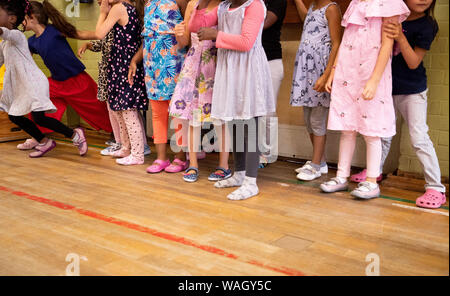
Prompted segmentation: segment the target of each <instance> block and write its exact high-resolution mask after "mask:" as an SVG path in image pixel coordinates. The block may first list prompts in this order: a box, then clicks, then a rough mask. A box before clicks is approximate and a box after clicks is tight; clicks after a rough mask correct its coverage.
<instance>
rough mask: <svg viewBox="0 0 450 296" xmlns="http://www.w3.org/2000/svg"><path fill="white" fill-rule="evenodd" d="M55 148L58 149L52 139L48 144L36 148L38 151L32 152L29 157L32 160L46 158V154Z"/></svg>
mask: <svg viewBox="0 0 450 296" xmlns="http://www.w3.org/2000/svg"><path fill="white" fill-rule="evenodd" d="M55 147H56V143H55V141H53V140H52V139H48V140H47V142H45V143H44V144H39V145H37V146H36V147H34V149H35V150H36V151H34V152H31V153H30V154H29V155H28V156H29V157H31V158H38V157H42V156H44V154H46V153H47V152H49V151H50V150H53V148H55Z"/></svg>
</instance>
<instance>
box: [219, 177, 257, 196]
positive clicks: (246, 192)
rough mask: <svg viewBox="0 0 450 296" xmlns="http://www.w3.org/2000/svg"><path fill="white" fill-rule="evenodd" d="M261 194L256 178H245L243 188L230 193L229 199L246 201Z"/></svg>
mask: <svg viewBox="0 0 450 296" xmlns="http://www.w3.org/2000/svg"><path fill="white" fill-rule="evenodd" d="M258 193H259V189H258V185H256V178H251V177H245V179H244V182H243V183H242V186H241V187H239V188H238V189H237V190H235V191H233V192H232V193H230V194H229V195H228V196H227V198H228V199H229V200H245V199H249V198H251V197H253V196H255V195H257V194H258Z"/></svg>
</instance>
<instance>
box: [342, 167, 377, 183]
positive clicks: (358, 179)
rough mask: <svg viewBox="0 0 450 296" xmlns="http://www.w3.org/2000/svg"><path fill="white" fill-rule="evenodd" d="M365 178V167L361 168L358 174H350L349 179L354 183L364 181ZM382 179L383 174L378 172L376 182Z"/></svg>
mask: <svg viewBox="0 0 450 296" xmlns="http://www.w3.org/2000/svg"><path fill="white" fill-rule="evenodd" d="M366 179H367V169H364V170H362V171H361V172H359V173H358V174H354V175H351V176H350V181H351V182H354V183H361V182H365V181H366ZM382 180H383V174H380V175H379V176H378V178H377V182H381V181H382Z"/></svg>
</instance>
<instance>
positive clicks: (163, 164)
mask: <svg viewBox="0 0 450 296" xmlns="http://www.w3.org/2000/svg"><path fill="white" fill-rule="evenodd" d="M169 165H170V160H166V161H162V160H160V159H157V160H155V161H154V162H153V164H152V165H151V166H149V167H148V168H147V173H149V174H157V173H161V172H162V171H164V170H165V169H166V168H167V167H168V166H169Z"/></svg>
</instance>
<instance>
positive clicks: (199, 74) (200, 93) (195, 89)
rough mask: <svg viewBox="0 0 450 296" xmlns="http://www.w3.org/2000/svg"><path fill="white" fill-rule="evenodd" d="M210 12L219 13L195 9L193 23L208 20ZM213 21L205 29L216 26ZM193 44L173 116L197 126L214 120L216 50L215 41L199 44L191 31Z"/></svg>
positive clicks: (178, 91) (175, 95) (175, 101)
mask: <svg viewBox="0 0 450 296" xmlns="http://www.w3.org/2000/svg"><path fill="white" fill-rule="evenodd" d="M197 6H198V4H197ZM209 13H217V10H216V9H214V10H212V11H209V12H206V9H202V10H197V9H194V12H193V14H192V17H191V22H192V21H193V20H194V18H204V19H205V20H206V16H207V14H209ZM214 21H215V23H214V24H206V26H208V27H209V26H214V25H216V24H217V18H215V20H214ZM215 27H216V26H215ZM191 44H192V46H191V48H190V49H189V51H188V53H187V56H186V60H185V62H184V64H183V68H182V69H181V73H180V76H179V78H178V84H177V86H176V88H175V93H174V95H173V97H172V101H171V104H170V115H171V116H173V117H176V118H180V119H185V120H189V122H190V123H191V124H192V125H198V124H199V123H201V122H208V121H211V101H212V95H213V88H214V77H215V74H216V59H217V48H216V46H215V42H214V41H211V40H204V41H199V40H198V36H197V33H196V32H192V31H191Z"/></svg>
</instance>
